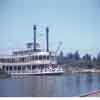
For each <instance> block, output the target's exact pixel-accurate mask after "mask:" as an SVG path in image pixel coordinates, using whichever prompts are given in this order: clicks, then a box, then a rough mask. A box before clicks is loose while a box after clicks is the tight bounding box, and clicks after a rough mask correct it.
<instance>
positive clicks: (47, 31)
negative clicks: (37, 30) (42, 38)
mask: <svg viewBox="0 0 100 100" xmlns="http://www.w3.org/2000/svg"><path fill="white" fill-rule="evenodd" d="M46 51H47V52H49V28H48V27H46Z"/></svg>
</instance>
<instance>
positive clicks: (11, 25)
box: [0, 0, 100, 56]
mask: <svg viewBox="0 0 100 100" xmlns="http://www.w3.org/2000/svg"><path fill="white" fill-rule="evenodd" d="M34 24H36V25H37V41H38V42H39V43H40V45H41V47H42V48H43V49H44V48H45V28H46V27H47V26H48V27H49V30H50V32H49V44H50V50H54V51H56V50H57V47H58V45H59V42H62V46H61V48H60V50H59V52H60V51H61V50H63V51H64V54H67V53H69V52H75V51H76V50H78V51H79V53H80V54H81V55H84V54H85V53H89V54H91V55H94V56H95V55H97V53H98V52H99V51H100V46H99V43H100V28H99V26H100V1H99V0H0V54H8V53H10V52H11V51H13V50H20V49H24V48H25V47H26V46H25V45H26V43H27V42H31V41H33V25H34Z"/></svg>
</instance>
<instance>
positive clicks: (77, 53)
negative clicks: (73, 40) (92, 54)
mask: <svg viewBox="0 0 100 100" xmlns="http://www.w3.org/2000/svg"><path fill="white" fill-rule="evenodd" d="M74 59H75V60H80V54H79V52H78V51H76V52H75V54H74Z"/></svg>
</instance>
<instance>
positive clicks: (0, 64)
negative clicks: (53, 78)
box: [0, 25, 64, 75]
mask: <svg viewBox="0 0 100 100" xmlns="http://www.w3.org/2000/svg"><path fill="white" fill-rule="evenodd" d="M33 32H34V42H30V43H27V48H26V49H25V50H18V51H14V52H12V54H11V55H6V56H0V68H1V69H2V70H4V71H5V72H7V73H8V74H10V75H47V74H51V75H52V74H63V73H64V70H63V68H62V66H60V65H58V64H57V59H56V53H55V52H53V51H49V39H48V37H49V28H48V27H47V28H46V50H42V49H41V48H40V46H39V43H37V41H36V25H34V26H33Z"/></svg>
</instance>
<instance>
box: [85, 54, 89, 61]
mask: <svg viewBox="0 0 100 100" xmlns="http://www.w3.org/2000/svg"><path fill="white" fill-rule="evenodd" d="M83 60H86V61H91V55H89V54H85V55H84V56H83Z"/></svg>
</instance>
